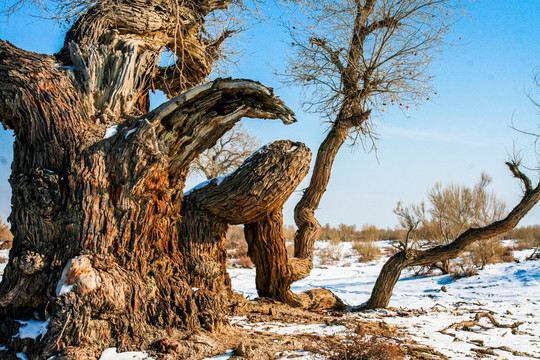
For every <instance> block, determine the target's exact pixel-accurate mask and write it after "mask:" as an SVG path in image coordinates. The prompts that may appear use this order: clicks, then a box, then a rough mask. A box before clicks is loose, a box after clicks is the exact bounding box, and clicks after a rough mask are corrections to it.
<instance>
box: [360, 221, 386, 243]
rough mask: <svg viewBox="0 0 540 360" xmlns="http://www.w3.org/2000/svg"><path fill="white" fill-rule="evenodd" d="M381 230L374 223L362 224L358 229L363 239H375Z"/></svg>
mask: <svg viewBox="0 0 540 360" xmlns="http://www.w3.org/2000/svg"><path fill="white" fill-rule="evenodd" d="M380 233H381V231H380V230H379V228H377V227H376V226H375V225H368V224H366V225H363V226H362V230H361V231H360V234H361V238H362V240H364V241H377V240H379V239H380V238H379V235H380Z"/></svg>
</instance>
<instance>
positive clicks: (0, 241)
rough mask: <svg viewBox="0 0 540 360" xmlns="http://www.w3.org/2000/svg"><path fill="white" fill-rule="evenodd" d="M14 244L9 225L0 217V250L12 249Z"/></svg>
mask: <svg viewBox="0 0 540 360" xmlns="http://www.w3.org/2000/svg"><path fill="white" fill-rule="evenodd" d="M12 243H13V235H12V234H11V231H9V225H8V224H6V223H5V222H4V219H2V218H1V217H0V250H2V249H11V244H12Z"/></svg>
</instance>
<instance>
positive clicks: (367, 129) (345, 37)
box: [257, 0, 456, 304]
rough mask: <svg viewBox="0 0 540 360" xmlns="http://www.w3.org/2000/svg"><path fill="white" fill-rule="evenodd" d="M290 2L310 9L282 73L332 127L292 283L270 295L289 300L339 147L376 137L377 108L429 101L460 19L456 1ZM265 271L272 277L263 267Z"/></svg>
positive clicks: (298, 216) (295, 28) (308, 262)
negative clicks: (432, 71) (439, 58)
mask: <svg viewBox="0 0 540 360" xmlns="http://www.w3.org/2000/svg"><path fill="white" fill-rule="evenodd" d="M286 3H287V4H290V5H291V6H293V7H294V9H295V10H293V11H296V10H297V9H300V10H301V11H303V13H302V15H301V16H298V17H295V18H294V19H293V20H291V21H290V22H289V23H288V27H289V32H290V34H291V37H292V42H291V46H292V49H293V55H291V57H290V58H289V61H288V63H289V64H288V66H287V68H286V70H285V71H284V73H283V74H282V75H283V77H284V81H285V82H286V83H290V84H294V85H303V86H306V87H307V88H309V90H308V91H307V92H306V100H305V102H304V105H305V108H306V109H307V110H311V111H314V112H317V113H322V114H324V115H326V118H327V120H328V121H329V122H330V126H329V131H328V133H327V135H326V138H325V139H324V141H323V142H322V143H321V145H320V147H319V150H318V152H317V157H316V160H315V164H314V167H313V172H312V175H311V179H310V183H309V185H308V187H307V188H306V189H305V191H304V193H303V196H302V198H301V199H300V201H299V202H298V204H297V205H296V207H295V222H296V224H297V226H298V231H297V233H296V237H295V258H292V259H290V260H289V261H288V264H287V265H286V266H285V264H282V265H281V268H282V269H286V270H284V273H283V277H284V278H287V281H283V280H276V281H277V282H278V283H279V284H280V286H279V288H280V290H279V291H277V292H276V293H275V294H268V293H267V296H273V297H275V298H278V299H280V300H284V301H288V300H289V299H291V298H294V296H293V295H291V294H290V290H289V289H288V287H289V285H290V283H291V282H292V281H295V280H298V279H301V278H303V277H306V276H307V275H309V273H310V272H311V269H312V267H313V247H314V243H315V240H317V239H318V237H319V234H320V229H321V227H320V224H319V223H318V221H317V219H316V218H315V210H316V209H317V208H318V206H319V203H320V201H321V198H322V196H323V194H324V192H325V191H326V187H327V185H328V182H329V179H330V173H331V170H332V164H333V162H334V159H335V158H336V155H337V153H338V151H339V149H340V148H341V146H342V145H343V144H344V143H345V141H346V140H347V139H348V138H352V139H353V140H358V139H360V140H361V139H364V137H365V136H371V135H372V134H373V132H372V126H371V119H372V118H373V116H374V115H375V114H376V113H381V112H382V111H384V109H385V108H388V107H390V106H394V107H399V108H402V109H407V108H408V107H409V106H412V105H413V104H417V103H421V102H423V101H425V100H426V99H429V97H430V96H431V95H432V93H433V92H432V90H431V88H430V79H431V76H430V75H429V71H428V70H429V65H430V64H431V62H432V60H433V58H434V56H435V55H436V54H437V53H438V52H439V51H440V50H441V48H442V47H443V45H445V43H444V36H445V34H446V33H447V31H448V30H449V29H450V26H451V25H452V24H453V23H454V22H455V21H456V13H455V12H454V5H455V3H456V1H452V0H364V1H352V0H351V1H327V0H317V1H316V0H301V1H286ZM291 274H292V275H291ZM257 276H263V277H268V275H264V274H259V272H258V275H257ZM274 277H275V276H274ZM277 288H278V286H276V289H277ZM283 294H287V295H286V296H284V295H283ZM290 303H295V304H297V303H298V302H294V301H293V302H290Z"/></svg>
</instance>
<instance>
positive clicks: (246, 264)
mask: <svg viewBox="0 0 540 360" xmlns="http://www.w3.org/2000/svg"><path fill="white" fill-rule="evenodd" d="M234 263H235V264H236V265H237V266H239V267H242V268H246V269H252V268H253V267H254V266H255V265H253V262H252V261H251V259H250V258H249V256H247V255H245V256H241V257H239V258H238V259H236V261H235V262H234Z"/></svg>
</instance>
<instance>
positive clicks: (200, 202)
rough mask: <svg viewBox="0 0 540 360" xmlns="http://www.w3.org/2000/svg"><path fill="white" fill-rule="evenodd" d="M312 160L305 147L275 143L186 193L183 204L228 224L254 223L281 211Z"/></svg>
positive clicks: (287, 141) (287, 142) (281, 141)
mask: <svg viewBox="0 0 540 360" xmlns="http://www.w3.org/2000/svg"><path fill="white" fill-rule="evenodd" d="M310 161H311V152H310V151H309V149H308V148H307V147H306V146H305V145H304V144H302V143H298V142H292V141H289V140H278V141H274V142H273V143H271V144H269V145H266V146H264V147H262V148H261V149H260V150H259V151H257V152H256V153H254V154H253V155H252V156H251V157H249V158H248V159H247V160H246V161H245V162H244V163H243V164H242V165H241V166H240V168H238V170H236V171H235V172H233V173H231V174H230V175H228V176H226V177H224V178H215V179H211V180H209V181H207V182H205V183H203V184H201V185H200V187H196V188H194V189H192V190H190V191H188V192H186V194H185V196H184V203H188V202H189V203H190V204H191V205H192V206H193V207H195V208H197V209H199V210H203V211H206V212H208V213H210V214H212V215H214V216H217V217H219V218H221V219H222V220H223V221H224V222H226V223H229V224H249V223H254V222H257V221H259V220H260V219H262V218H264V217H265V216H266V215H267V214H268V213H270V212H272V211H274V210H276V209H281V207H282V206H283V204H284V203H285V201H286V200H287V199H288V198H289V196H290V195H291V193H292V192H293V190H294V189H295V188H296V187H297V186H298V184H299V183H300V182H301V181H302V179H303V178H304V177H305V176H306V174H307V173H308V171H309V164H310ZM183 207H184V205H183Z"/></svg>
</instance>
